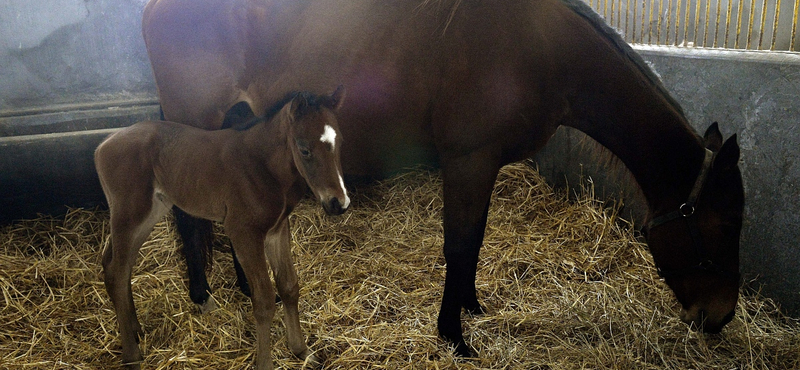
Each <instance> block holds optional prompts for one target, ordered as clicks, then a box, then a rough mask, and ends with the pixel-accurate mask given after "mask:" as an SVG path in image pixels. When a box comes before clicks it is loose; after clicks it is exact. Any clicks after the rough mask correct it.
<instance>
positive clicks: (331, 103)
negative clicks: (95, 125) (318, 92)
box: [325, 85, 347, 111]
mask: <svg viewBox="0 0 800 370" xmlns="http://www.w3.org/2000/svg"><path fill="white" fill-rule="evenodd" d="M345 95H347V90H345V88H344V85H339V87H337V88H336V91H334V92H333V94H331V96H330V97H329V100H328V101H327V102H326V104H325V106H326V107H327V108H328V109H331V110H334V111H336V110H339V108H341V107H342V102H344V97H345Z"/></svg>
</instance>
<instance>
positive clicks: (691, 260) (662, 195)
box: [143, 0, 744, 356]
mask: <svg viewBox="0 0 800 370" xmlns="http://www.w3.org/2000/svg"><path fill="white" fill-rule="evenodd" d="M143 33H144V38H145V42H146V45H147V50H148V52H149V55H150V61H151V63H152V65H153V71H154V73H155V78H156V82H157V85H158V91H159V94H160V99H161V104H162V107H163V110H164V114H165V115H166V117H167V119H170V120H175V121H179V122H186V123H193V124H198V125H199V126H200V127H203V128H206V129H218V128H220V126H221V125H222V123H223V117H224V115H225V113H226V111H227V110H228V109H229V108H231V107H232V106H234V105H235V104H237V103H239V102H246V103H247V104H249V106H250V107H251V108H252V109H253V110H254V113H255V114H256V115H260V114H262V112H261V111H260V110H259V109H260V107H264V106H267V105H268V103H269V102H272V101H275V100H277V99H278V98H279V97H280V95H281V94H282V92H283V91H287V90H309V91H324V90H325V89H326V88H328V87H329V86H332V85H338V84H344V85H345V86H347V88H348V100H347V103H345V104H344V106H343V107H342V109H341V111H340V115H339V118H340V124H341V129H342V133H343V135H344V136H346V137H347V139H348V140H347V143H346V144H344V146H343V147H342V166H343V170H344V171H345V173H346V174H348V175H351V176H366V177H380V176H384V175H386V174H389V173H392V172H395V171H399V170H401V169H402V168H404V167H407V166H409V165H413V164H417V163H428V164H434V165H437V166H439V167H440V168H441V174H442V177H443V183H444V185H443V187H444V191H443V194H444V212H443V215H444V217H443V218H444V220H443V222H444V256H445V260H446V262H447V274H446V278H445V286H444V295H443V297H442V304H441V310H440V312H439V319H438V329H439V334H440V335H441V336H442V337H444V338H446V339H447V340H450V341H452V342H453V343H454V344H455V345H456V351H457V353H458V354H460V355H464V356H468V355H471V351H470V349H469V347H468V346H467V345H466V343H465V341H464V338H463V334H462V330H461V322H460V313H461V308H462V307H463V308H465V309H466V310H467V311H469V312H472V313H480V312H482V311H483V308H482V307H481V305H480V304H479V303H478V299H477V296H476V292H475V271H476V265H477V261H478V254H479V250H480V247H481V244H482V240H483V235H484V229H485V225H486V215H487V210H488V207H489V199H490V195H491V192H492V188H493V186H494V182H495V179H496V176H497V173H498V169H499V168H500V167H502V166H503V165H505V164H507V163H510V162H514V161H518V160H521V159H525V158H529V157H530V156H531V155H533V154H534V153H535V152H536V151H537V150H539V149H540V148H541V147H542V146H543V145H544V144H545V143H546V142H547V140H548V139H549V138H550V137H551V135H552V134H553V133H554V132H555V130H556V128H557V127H558V126H559V125H566V126H571V127H574V128H577V129H579V130H581V131H583V132H585V133H586V134H588V135H589V136H591V137H592V138H594V139H595V140H597V141H598V142H599V143H600V144H602V145H604V146H605V147H606V148H607V149H609V150H610V151H611V152H613V154H615V155H616V156H617V157H618V158H619V159H620V160H621V161H622V163H624V164H625V166H626V167H627V168H628V169H629V170H630V171H631V173H632V174H633V176H634V178H635V180H636V181H637V183H638V184H639V186H640V187H641V188H642V190H643V193H644V195H645V197H646V199H647V203H648V206H649V215H650V218H651V219H652V220H654V221H656V222H655V223H652V224H650V225H649V226H648V229H649V230H648V232H647V241H648V244H649V246H650V250H651V252H652V254H653V258H654V260H655V262H656V264H657V265H658V266H659V267H660V269H661V271H663V276H664V277H665V281H666V283H667V285H668V286H669V287H670V288H671V289H672V290H673V292H674V293H675V296H676V297H677V299H678V301H679V302H680V303H681V305H682V307H683V310H682V312H681V318H682V319H683V320H684V321H685V322H687V323H689V324H690V325H692V326H696V327H701V328H702V329H704V330H706V331H709V332H718V331H719V330H721V328H722V327H723V326H724V325H725V324H726V323H727V322H729V321H730V320H731V318H732V317H733V312H734V308H735V306H736V301H737V299H738V292H739V273H738V271H739V265H738V263H739V262H738V261H739V258H738V249H739V233H740V230H741V225H742V213H743V203H744V195H743V189H742V182H741V175H740V172H739V169H738V167H737V162H738V158H739V147H738V145H737V143H736V140H735V137H731V138H729V139H728V140H727V141H725V142H724V144H723V142H722V136H721V134H720V132H719V130H718V129H717V127H716V125H713V126H712V127H711V128H709V130H708V132H707V134H706V138H705V141H704V139H703V138H701V137H700V136H698V135H697V134H696V133H695V132H694V131H693V130H692V128H691V127H690V126H689V124H688V123H687V120H686V117H685V116H684V114H683V112H682V110H681V108H680V107H679V105H678V104H677V103H676V102H675V100H673V98H671V97H670V95H669V93H668V92H667V91H665V89H664V87H663V86H662V84H661V82H660V81H659V80H658V78H657V77H656V76H655V74H654V73H653V72H652V71H651V70H650V69H649V68H648V67H647V66H646V64H645V63H644V62H643V61H642V59H641V58H640V57H639V56H638V55H637V54H636V53H635V52H634V51H633V50H632V49H631V48H630V47H629V46H628V45H627V44H626V43H625V42H624V41H623V40H622V39H621V38H620V36H619V35H618V34H617V33H616V32H614V30H612V29H611V28H609V27H608V26H607V25H606V24H605V23H604V21H603V20H602V19H601V18H600V17H599V16H598V15H597V14H596V13H595V12H594V11H592V10H591V9H590V8H589V7H588V6H587V5H585V4H584V3H582V2H581V1H580V0H491V1H488V0H484V1H481V0H391V1H385V0H350V1H336V0H318V1H295V0H151V1H150V3H149V4H148V5H147V7H146V8H145V11H144V21H143ZM706 148H708V149H710V150H712V151H714V152H715V153H713V154H714V155H711V154H709V155H707V153H710V152H708V151H707V150H706ZM197 150H198V151H202V150H203V148H197ZM197 235H203V233H200V234H195V235H193V236H192V235H190V236H188V237H186V236H185V237H184V238H185V239H184V240H189V241H191V240H198V239H202V238H198V237H197Z"/></svg>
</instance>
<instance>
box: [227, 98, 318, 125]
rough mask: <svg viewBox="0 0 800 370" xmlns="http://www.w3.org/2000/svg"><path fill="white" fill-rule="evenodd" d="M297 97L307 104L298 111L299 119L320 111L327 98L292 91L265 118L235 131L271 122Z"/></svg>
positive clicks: (251, 121)
mask: <svg viewBox="0 0 800 370" xmlns="http://www.w3.org/2000/svg"><path fill="white" fill-rule="evenodd" d="M297 96H302V97H303V99H304V100H305V102H306V104H304V105H302V109H300V110H298V112H297V117H301V116H303V115H305V114H307V113H310V112H315V111H318V110H319V109H320V108H321V107H322V106H323V104H324V103H325V101H324V98H326V97H321V96H317V95H314V94H312V93H310V92H307V91H292V92H290V93H287V94H286V95H284V96H283V98H281V99H280V100H278V101H277V102H275V104H273V105H272V106H270V107H269V108H267V110H266V111H265V112H264V116H262V117H253V118H251V119H249V120H248V121H247V122H245V123H242V124H240V125H235V126H234V127H233V129H234V130H236V131H247V130H249V129H250V128H252V127H253V126H255V125H257V124H258V123H260V122H265V121H266V122H269V121H270V120H272V119H273V118H275V115H277V114H278V112H280V111H281V109H283V107H284V106H285V105H286V104H288V103H289V102H290V101H292V100H293V99H294V98H296V97H297Z"/></svg>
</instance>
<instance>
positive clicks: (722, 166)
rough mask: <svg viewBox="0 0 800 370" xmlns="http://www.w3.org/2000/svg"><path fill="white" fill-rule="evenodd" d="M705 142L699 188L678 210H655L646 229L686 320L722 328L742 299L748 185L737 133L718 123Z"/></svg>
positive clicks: (708, 328) (714, 329)
mask: <svg viewBox="0 0 800 370" xmlns="http://www.w3.org/2000/svg"><path fill="white" fill-rule="evenodd" d="M704 143H705V147H706V149H707V151H706V160H705V162H704V164H703V169H702V170H701V173H700V175H699V176H698V179H697V180H696V181H695V185H694V189H695V190H693V191H692V194H690V196H689V198H688V199H687V200H686V202H685V203H683V205H681V206H680V207H679V208H678V209H676V210H674V211H672V212H669V213H666V214H663V215H658V214H656V215H654V216H655V218H654V219H653V220H651V221H650V223H649V224H648V226H647V228H646V230H645V231H646V235H647V242H648V245H649V246H650V250H651V252H652V254H653V259H654V260H655V262H656V266H657V267H658V269H659V274H660V275H661V276H662V277H663V278H664V280H665V282H666V284H667V285H668V286H669V287H670V288H671V289H672V291H673V292H674V293H675V297H676V298H677V299H678V302H680V304H681V306H682V310H681V314H680V317H681V320H683V321H684V322H686V323H687V324H689V325H690V326H691V327H694V328H698V329H700V330H702V331H704V332H708V333H718V332H719V331H720V330H722V327H723V326H725V324H727V323H728V322H730V321H731V319H733V315H734V310H735V308H736V301H737V300H738V298H739V280H740V275H739V234H740V231H741V229H742V213H743V209H744V190H743V187H742V177H741V173H740V172H739V167H738V161H739V145H738V144H737V143H736V135H734V136H732V137H730V138H729V139H728V140H727V141H725V142H724V143H723V142H722V134H720V132H719V129H718V128H717V124H716V123H714V124H713V125H711V127H709V128H708V130H707V131H706V133H705V137H704Z"/></svg>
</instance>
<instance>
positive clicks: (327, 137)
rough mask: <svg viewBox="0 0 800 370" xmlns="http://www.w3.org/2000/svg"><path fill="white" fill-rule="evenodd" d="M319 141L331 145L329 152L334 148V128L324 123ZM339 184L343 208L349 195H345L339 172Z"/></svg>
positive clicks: (345, 191)
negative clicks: (342, 196) (342, 194)
mask: <svg viewBox="0 0 800 370" xmlns="http://www.w3.org/2000/svg"><path fill="white" fill-rule="evenodd" d="M319 141H321V142H323V143H326V144H330V145H331V152H333V151H334V150H336V130H334V129H333V127H331V126H330V125H325V129H324V131H323V132H322V136H320V137H319ZM339 185H340V186H341V187H342V192H343V193H344V204H343V206H344V208H347V207H349V206H350V197H349V196H347V189H346V188H345V187H344V179H342V175H341V174H339Z"/></svg>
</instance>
